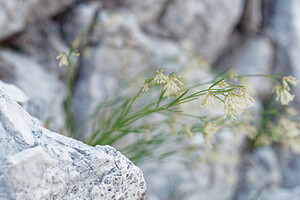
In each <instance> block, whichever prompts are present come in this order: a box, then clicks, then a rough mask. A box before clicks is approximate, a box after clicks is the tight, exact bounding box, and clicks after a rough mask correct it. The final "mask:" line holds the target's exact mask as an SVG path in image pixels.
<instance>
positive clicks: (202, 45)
mask: <svg viewBox="0 0 300 200" xmlns="http://www.w3.org/2000/svg"><path fill="white" fill-rule="evenodd" d="M243 4H244V1H243V0H234V1H228V0H227V1H222V0H218V1H197V0H175V1H170V3H169V5H168V6H167V8H166V10H165V12H164V14H163V16H162V17H161V23H162V24H163V27H164V29H166V31H167V32H168V33H169V34H168V36H171V37H175V38H177V39H190V40H191V41H192V42H193V43H194V46H195V50H196V52H197V53H199V54H200V55H201V56H203V57H204V58H206V59H208V60H211V61H212V62H214V61H215V60H216V58H217V57H218V56H219V55H220V53H221V52H222V51H223V50H224V48H225V46H226V45H227V43H228V40H229V37H230V35H231V33H232V31H233V29H234V27H235V26H236V25H237V23H238V22H239V19H240V17H241V15H242V11H243Z"/></svg>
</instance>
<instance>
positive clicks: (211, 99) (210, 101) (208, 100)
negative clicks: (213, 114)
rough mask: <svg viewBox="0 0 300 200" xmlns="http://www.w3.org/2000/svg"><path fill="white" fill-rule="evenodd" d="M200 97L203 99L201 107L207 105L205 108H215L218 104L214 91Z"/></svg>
mask: <svg viewBox="0 0 300 200" xmlns="http://www.w3.org/2000/svg"><path fill="white" fill-rule="evenodd" d="M200 99H202V102H201V104H200V106H201V107H205V108H215V107H216V104H215V100H216V97H215V96H214V94H213V93H212V92H208V93H206V94H205V95H204V97H200Z"/></svg>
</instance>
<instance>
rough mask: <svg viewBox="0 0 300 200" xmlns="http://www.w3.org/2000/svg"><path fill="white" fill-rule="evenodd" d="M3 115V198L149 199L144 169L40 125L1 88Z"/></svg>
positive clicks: (109, 150)
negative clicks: (146, 197)
mask: <svg viewBox="0 0 300 200" xmlns="http://www.w3.org/2000/svg"><path fill="white" fill-rule="evenodd" d="M0 118H1V120H0V144H1V145H0V162H1V165H0V197H1V198H4V199H16V200H19V199H20V200H23V199H28V200H30V199H32V200H34V199H104V200H105V199H107V200H112V199H119V200H121V199H124V200H125V199H132V200H135V199H137V200H140V199H144V198H145V191H146V184H145V181H144V178H143V174H142V172H141V170H140V169H139V168H137V167H136V166H134V165H133V164H132V163H131V162H130V161H129V160H128V159H127V158H126V157H124V156H123V155H121V154H120V153H119V152H118V151H116V150H115V149H114V148H112V147H110V146H96V147H90V146H88V145H85V144H83V143H82V142H79V141H76V140H74V139H71V138H67V137H65V136H62V135H59V134H57V133H53V132H50V131H48V130H47V129H44V128H42V127H40V126H39V124H38V122H37V120H35V119H34V118H32V117H31V116H30V115H29V114H28V113H26V112H25V111H24V110H23V109H22V108H21V107H20V106H19V105H18V104H17V103H16V102H15V101H13V100H12V99H10V98H9V97H8V95H6V94H5V92H4V91H3V90H1V89H0Z"/></svg>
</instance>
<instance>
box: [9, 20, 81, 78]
mask: <svg viewBox="0 0 300 200" xmlns="http://www.w3.org/2000/svg"><path fill="white" fill-rule="evenodd" d="M72 39H74V38H72ZM13 43H14V45H15V46H17V47H18V48H19V49H20V50H21V51H22V52H23V53H25V54H26V55H28V56H29V57H30V58H31V59H33V60H35V61H36V62H38V63H39V64H40V67H42V68H44V69H45V70H46V71H48V72H51V73H53V74H55V75H56V76H57V77H58V78H60V79H63V80H67V67H58V60H57V59H55V58H56V56H57V55H58V54H59V53H61V52H68V51H69V47H68V46H67V44H66V42H65V41H64V40H63V39H62V38H61V36H60V29H59V25H58V24H57V23H55V22H54V21H52V20H45V21H43V22H40V23H38V22H37V23H35V24H31V25H29V26H27V29H26V30H25V31H24V32H23V33H22V34H20V35H19V36H17V37H15V38H14V40H13ZM71 58H74V57H73V56H72V57H71ZM77 60H78V59H73V60H72V63H73V65H74V66H75V67H77V65H76V64H77Z"/></svg>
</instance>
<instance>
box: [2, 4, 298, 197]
mask: <svg viewBox="0 0 300 200" xmlns="http://www.w3.org/2000/svg"><path fill="white" fill-rule="evenodd" d="M77 35H81V36H82V38H84V39H83V40H82V44H81V47H80V52H81V56H80V57H79V58H78V59H77V60H74V63H75V65H76V76H75V79H74V91H73V115H74V118H75V125H77V126H79V124H81V123H82V122H83V121H84V119H85V118H86V117H87V116H89V115H90V114H91V112H92V111H93V110H94V109H95V108H96V106H97V104H98V103H99V102H101V101H103V100H104V99H105V97H106V96H108V95H110V94H111V93H112V91H115V90H117V88H118V87H119V85H120V83H122V81H126V80H130V79H134V78H135V77H136V76H137V75H138V74H141V73H142V72H144V71H146V70H147V69H148V68H149V67H152V68H153V70H156V69H157V67H158V68H161V66H163V67H164V68H166V69H170V70H173V71H182V70H183V69H184V68H183V67H184V66H185V65H186V64H187V63H188V61H189V60H190V59H191V55H197V56H201V58H203V59H205V60H207V61H209V63H210V64H211V66H213V68H214V69H225V68H227V67H228V66H231V67H232V68H233V69H234V70H235V71H236V72H237V73H239V74H257V73H262V74H267V73H277V72H282V73H283V74H285V75H293V76H295V77H296V78H297V79H298V80H299V79H300V1H298V0H285V1H282V0H109V1H108V0H27V1H22V0H0V80H1V81H4V82H6V83H11V84H14V85H16V86H18V87H19V88H21V89H22V90H23V91H24V93H25V94H26V95H27V96H28V98H29V99H28V103H27V105H26V109H27V111H28V112H29V113H30V114H31V115H33V116H34V117H36V118H38V119H39V120H40V121H41V123H42V124H44V123H46V124H49V126H50V129H51V130H54V131H60V130H62V129H63V127H64V124H65V123H64V120H65V116H64V101H65V99H66V95H67V87H66V74H67V72H66V70H67V69H66V68H60V67H58V62H57V60H56V59H55V57H56V56H57V55H58V54H59V53H60V52H62V51H68V48H69V46H70V45H71V43H72V41H73V40H74V39H75V37H76V36H77ZM154 67H155V68H154ZM205 73H207V72H205V67H202V68H201V67H199V68H195V69H194V71H192V72H190V71H187V72H186V74H185V75H187V76H190V77H193V76H194V78H198V75H199V74H200V75H199V77H205ZM195 76H196V77H195ZM250 82H251V85H253V87H254V88H255V89H256V91H255V96H256V101H257V104H258V105H261V106H259V107H260V108H258V110H260V111H262V109H263V107H264V103H265V101H266V98H267V96H266V94H269V93H271V90H272V87H273V86H272V84H270V83H268V82H267V81H265V80H263V79H251V80H250ZM295 93H296V101H295V104H297V103H298V102H299V101H300V87H298V88H297V87H296V89H295ZM84 137H86V135H80V137H79V139H83V138H84ZM221 139H222V140H223V141H224V142H223V143H224V145H223V146H222V145H220V146H219V147H218V148H220V149H219V151H221V152H223V153H222V154H221V155H219V156H221V157H219V159H218V161H220V162H218V163H214V162H212V163H211V164H203V165H202V166H200V168H198V169H196V168H194V167H190V168H189V169H187V168H186V167H183V166H177V164H176V163H172V164H170V163H168V164H151V165H150V164H149V165H147V164H145V165H142V168H143V169H144V174H145V179H146V181H147V182H148V194H147V195H148V199H149V200H152V199H153V200H155V199H162V200H166V199H170V200H171V199H172V200H176V199H196V200H197V199H237V200H238V199H251V198H253V197H255V195H257V194H259V197H258V199H268V200H269V199H270V200H271V199H272V200H274V199H300V173H299V172H300V157H299V156H298V155H296V154H294V153H291V152H290V151H287V150H284V149H282V148H280V147H275V148H274V147H263V148H259V149H256V150H255V151H253V152H249V151H246V150H244V148H243V144H244V141H245V140H244V139H243V138H242V137H237V138H234V137H233V136H232V134H228V133H224V134H222V136H221ZM226 156H227V157H228V156H229V157H230V158H232V157H238V158H240V159H241V163H239V164H238V162H235V161H232V162H231V164H230V165H229V164H228V163H227V161H226V160H228V159H225V158H226ZM222 158H224V159H222ZM222 160H224V162H223V161H222ZM233 160H234V159H233ZM232 163H233V164H232ZM174 171H176V173H174Z"/></svg>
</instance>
